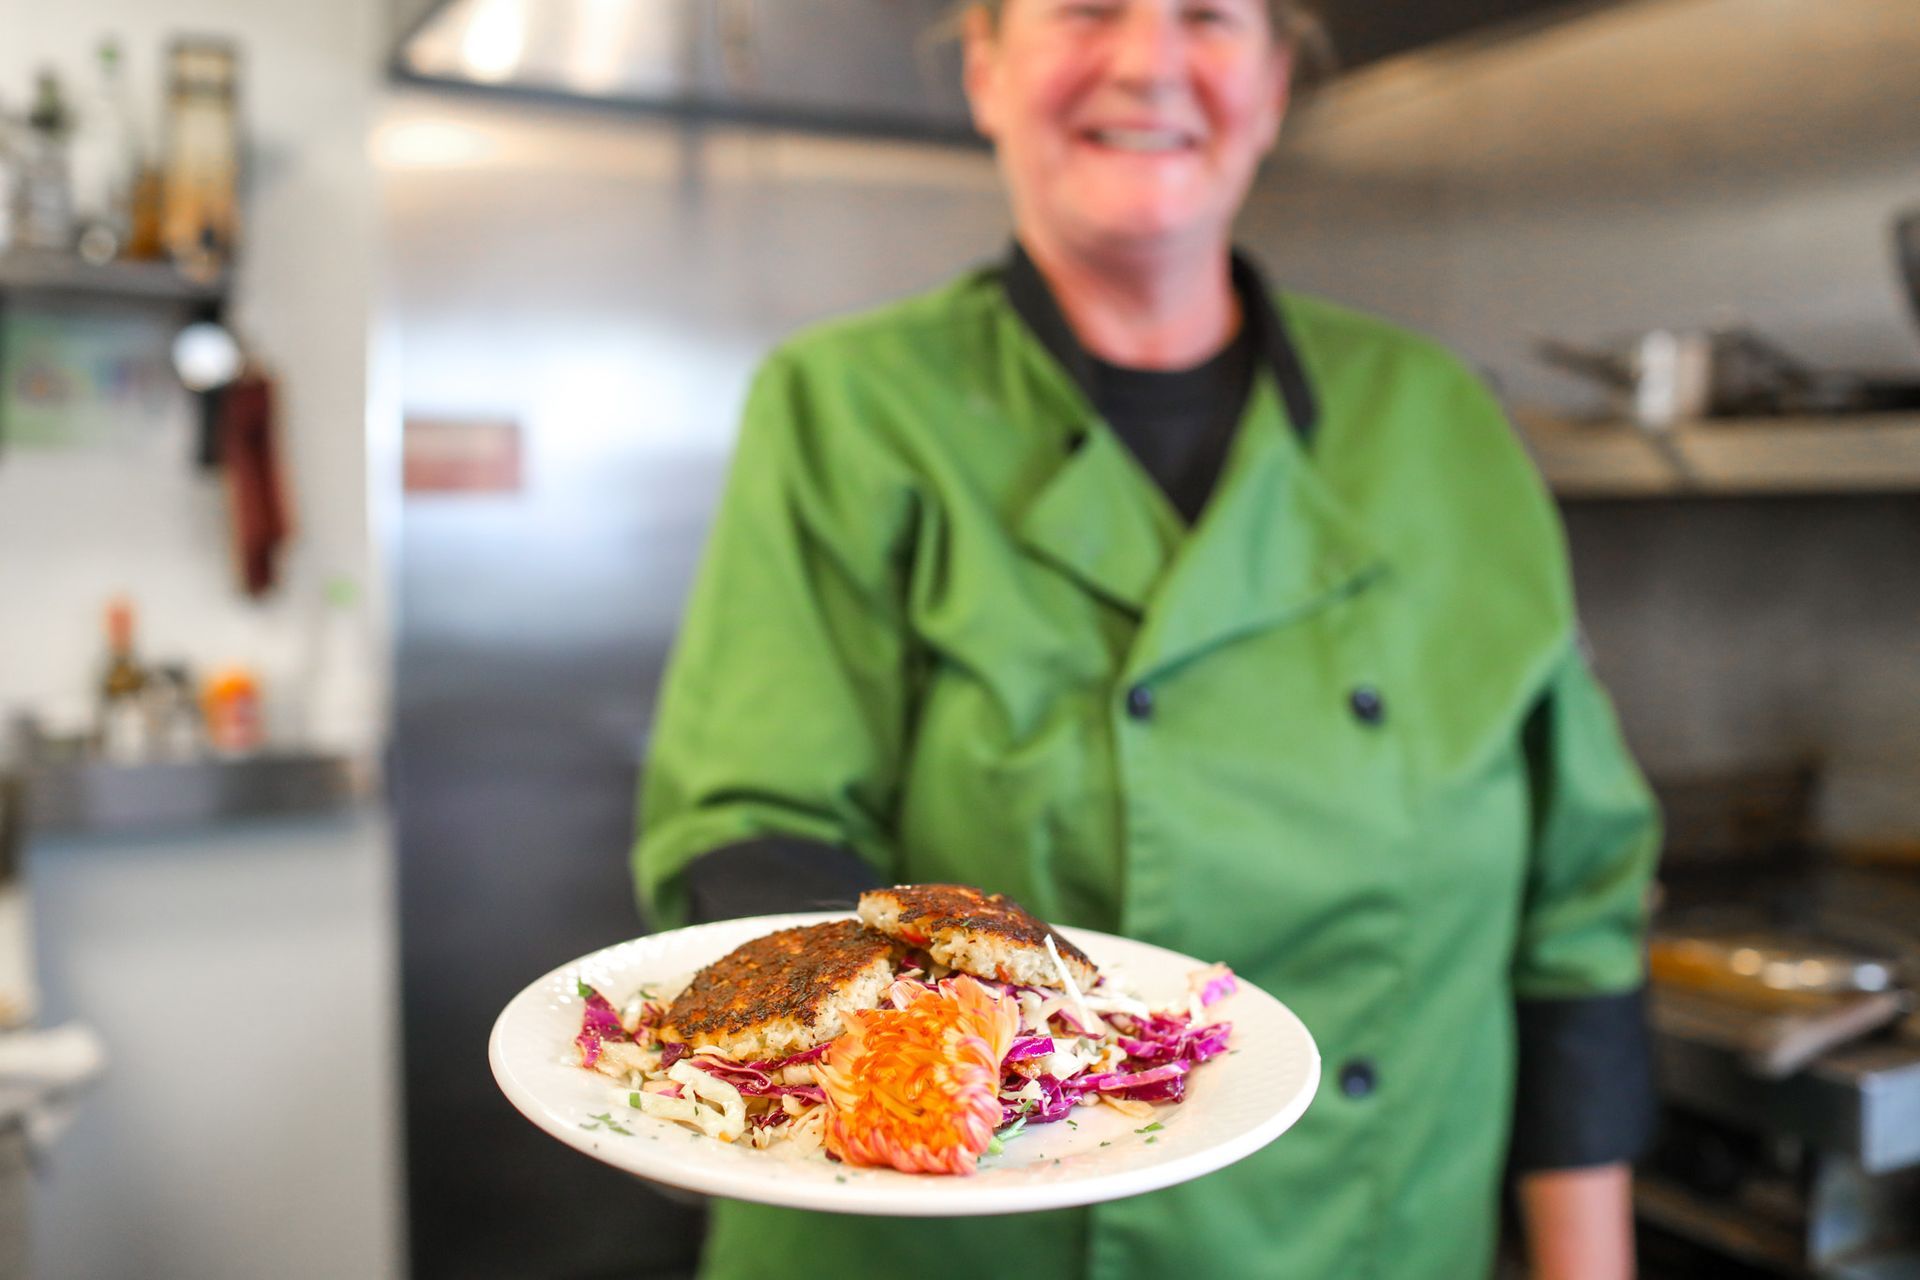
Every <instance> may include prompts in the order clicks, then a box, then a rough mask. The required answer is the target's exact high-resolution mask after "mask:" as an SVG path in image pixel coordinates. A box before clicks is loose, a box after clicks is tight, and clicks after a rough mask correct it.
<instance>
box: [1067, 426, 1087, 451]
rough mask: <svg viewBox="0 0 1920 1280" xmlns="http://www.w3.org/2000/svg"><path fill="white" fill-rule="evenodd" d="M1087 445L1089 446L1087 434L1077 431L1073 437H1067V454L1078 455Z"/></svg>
mask: <svg viewBox="0 0 1920 1280" xmlns="http://www.w3.org/2000/svg"><path fill="white" fill-rule="evenodd" d="M1086 444H1087V433H1086V432H1084V431H1076V432H1074V433H1073V434H1072V435H1070V436H1068V437H1067V452H1068V453H1078V452H1080V450H1081V449H1083V448H1085V447H1086Z"/></svg>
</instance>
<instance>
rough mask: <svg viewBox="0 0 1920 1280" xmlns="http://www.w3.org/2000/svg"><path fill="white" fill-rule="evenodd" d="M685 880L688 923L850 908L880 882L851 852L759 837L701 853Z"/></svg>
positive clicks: (782, 838)
mask: <svg viewBox="0 0 1920 1280" xmlns="http://www.w3.org/2000/svg"><path fill="white" fill-rule="evenodd" d="M686 877H687V905H688V908H689V919H690V922H691V923H693V924H705V923H707V922H708V921H711V920H732V919H735V918H737V917H739V916H769V915H777V914H780V913H783V912H788V911H834V910H839V909H842V908H849V909H850V908H851V907H852V906H853V905H854V902H855V900H856V899H858V898H859V896H860V895H861V893H863V892H865V891H866V890H868V889H877V888H879V887H880V886H881V884H883V883H884V882H883V881H882V880H881V879H880V877H879V876H877V875H875V874H874V872H873V868H872V867H870V866H868V865H867V864H866V863H865V862H864V861H862V860H861V858H860V856H859V855H858V854H855V853H854V852H852V851H851V850H848V849H843V848H841V847H840V846H839V845H834V844H825V843H822V842H820V841H817V840H801V839H797V838H795V837H792V836H762V837H760V838H759V839H756V840H747V841H743V842H742V843H740V844H730V845H727V846H725V847H724V848H720V849H715V850H713V851H711V852H709V853H703V854H701V855H700V856H699V857H698V858H696V859H694V860H693V862H692V863H691V864H689V865H688V867H687V870H686Z"/></svg>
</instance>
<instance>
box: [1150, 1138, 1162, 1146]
mask: <svg viewBox="0 0 1920 1280" xmlns="http://www.w3.org/2000/svg"><path fill="white" fill-rule="evenodd" d="M1158 1141H1160V1139H1158V1138H1148V1139H1147V1145H1148V1146H1152V1145H1153V1144H1154V1143H1156V1142H1158Z"/></svg>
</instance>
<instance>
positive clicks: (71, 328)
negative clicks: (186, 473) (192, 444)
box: [0, 307, 190, 449]
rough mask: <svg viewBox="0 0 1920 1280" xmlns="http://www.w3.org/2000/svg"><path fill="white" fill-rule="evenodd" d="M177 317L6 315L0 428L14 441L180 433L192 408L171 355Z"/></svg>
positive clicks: (133, 439) (129, 439) (44, 443)
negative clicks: (178, 429) (168, 319)
mask: <svg viewBox="0 0 1920 1280" xmlns="http://www.w3.org/2000/svg"><path fill="white" fill-rule="evenodd" d="M176 328H178V324H177V322H168V321H166V320H164V319H161V318H159V317H154V316H144V315H118V314H103V313H99V312H93V311H83V310H77V309H75V310H68V309H55V308H52V307H46V308H41V307H36V308H34V309H33V310H30V311H29V310H26V309H24V308H22V309H18V310H12V309H10V310H8V311H7V312H6V313H5V314H4V315H0V429H4V431H5V434H6V444H7V446H8V447H9V448H16V449H18V448H29V449H70V448H98V447H112V446H127V445H140V444H144V443H148V442H152V441H155V440H158V439H161V438H163V437H164V438H165V439H167V440H173V439H174V438H175V436H176V435H177V431H176V430H175V429H176V428H178V427H179V426H180V425H181V423H183V422H185V421H187V420H188V419H189V416H190V414H189V409H190V406H189V404H188V402H187V398H186V393H185V392H183V391H182V390H181V387H180V382H179V380H178V379H177V378H175V377H174V375H173V368H172V365H171V364H170V362H169V356H168V343H169V342H170V341H171V340H172V337H173V330H174V329H176Z"/></svg>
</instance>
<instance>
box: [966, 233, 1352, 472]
mask: <svg viewBox="0 0 1920 1280" xmlns="http://www.w3.org/2000/svg"><path fill="white" fill-rule="evenodd" d="M1000 281H1001V285H1002V287H1004V288H1005V289H1006V291H1007V301H1008V302H1009V303H1010V304H1012V306H1013V309H1014V312H1015V314H1017V315H1018V316H1019V317H1020V319H1021V320H1022V321H1023V322H1025V324H1026V326H1027V328H1029V329H1031V330H1032V331H1033V336H1034V337H1036V338H1038V339H1039V340H1040V345H1041V346H1043V347H1045V348H1046V349H1047V352H1048V353H1049V354H1050V355H1052V356H1053V358H1054V359H1055V360H1058V361H1059V362H1060V365H1061V367H1062V368H1064V369H1065V370H1066V371H1067V373H1068V374H1069V375H1070V376H1071V377H1072V378H1073V380H1074V382H1075V384H1076V385H1078V386H1079V388H1080V389H1081V391H1083V392H1085V393H1086V395H1087V398H1088V399H1089V400H1091V399H1092V398H1093V388H1094V373H1093V357H1092V356H1090V355H1088V354H1087V349H1086V348H1085V347H1083V346H1081V345H1080V339H1079V338H1078V337H1076V336H1075V335H1074V332H1073V329H1072V328H1071V327H1070V326H1069V325H1068V324H1067V318H1066V317H1065V316H1064V315H1062V314H1061V312H1060V306H1059V304H1058V303H1056V302H1055V301H1054V300H1053V291H1052V290H1050V289H1049V288H1047V282H1046V279H1045V278H1044V277H1043V276H1042V275H1041V274H1040V269H1039V268H1038V267H1036V266H1034V265H1033V259H1032V258H1029V257H1028V256H1027V251H1026V250H1025V249H1023V248H1021V246H1020V242H1019V241H1017V240H1016V241H1014V242H1013V246H1012V248H1011V249H1010V250H1009V251H1008V253H1007V260H1006V263H1005V265H1003V266H1002V267H1001V269H1000ZM1233 287H1234V289H1235V291H1236V292H1238V293H1239V295H1240V307H1241V311H1242V314H1243V315H1244V316H1245V322H1246V323H1247V325H1248V326H1250V327H1251V328H1252V330H1253V340H1254V349H1255V350H1256V351H1259V352H1261V353H1262V354H1263V355H1264V356H1265V357H1266V361H1267V364H1268V366H1269V367H1270V368H1271V369H1272V370H1273V376H1274V381H1275V382H1277V383H1278V384H1279V386H1280V398H1281V399H1282V401H1284V402H1285V404H1286V406H1287V418H1288V419H1289V420H1290V421H1291V422H1292V423H1293V429H1294V431H1295V432H1296V433H1298V435H1299V436H1300V440H1301V443H1303V444H1305V443H1309V442H1311V441H1312V439H1313V431H1314V428H1315V426H1317V425H1318V424H1319V421H1320V406H1319V403H1318V402H1317V401H1316V400H1315V398H1314V394H1313V387H1312V385H1311V384H1310V383H1309V382H1308V381H1307V371H1306V368H1305V367H1304V366H1303V365H1302V364H1301V363H1300V353H1299V352H1298V351H1297V350H1295V348H1294V345H1293V340H1292V338H1290V337H1289V336H1288V334H1287V326H1286V322H1285V321H1284V320H1282V319H1281V317H1280V312H1279V309H1278V308H1276V307H1275V306H1274V305H1273V295H1272V294H1271V293H1270V292H1269V291H1268V289H1267V285H1266V281H1265V280H1263V279H1262V278H1261V275H1260V271H1259V268H1257V267H1255V266H1254V265H1253V263H1252V262H1251V261H1249V260H1248V259H1247V257H1246V256H1245V255H1244V254H1242V253H1240V252H1239V251H1237V250H1236V251H1235V252H1234V254H1233Z"/></svg>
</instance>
